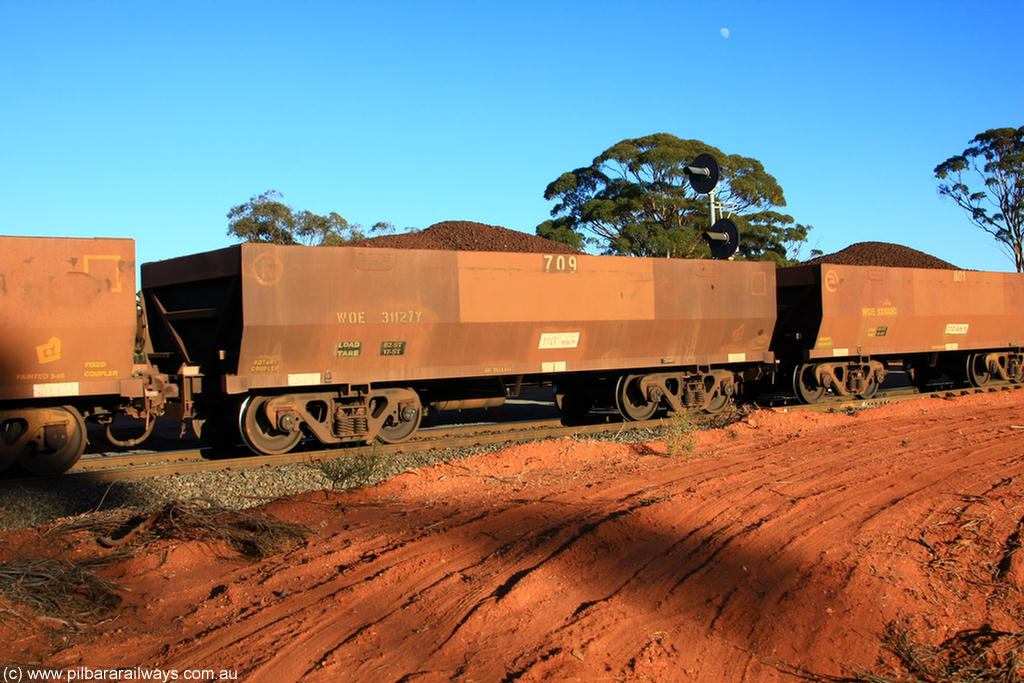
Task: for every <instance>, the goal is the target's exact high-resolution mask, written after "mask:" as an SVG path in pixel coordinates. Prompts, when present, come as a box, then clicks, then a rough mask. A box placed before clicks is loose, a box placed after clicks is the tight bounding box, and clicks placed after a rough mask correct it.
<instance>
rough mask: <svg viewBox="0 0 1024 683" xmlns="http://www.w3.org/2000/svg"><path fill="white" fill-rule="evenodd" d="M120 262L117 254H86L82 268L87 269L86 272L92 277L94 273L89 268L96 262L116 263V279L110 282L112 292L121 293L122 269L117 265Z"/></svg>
mask: <svg viewBox="0 0 1024 683" xmlns="http://www.w3.org/2000/svg"><path fill="white" fill-rule="evenodd" d="M120 260H121V257H120V256H118V255H116V254H86V255H85V258H84V259H83V261H84V262H83V264H82V266H83V267H84V268H85V272H86V273H88V274H89V275H92V273H91V272H90V270H89V268H90V267H92V264H93V263H94V262H96V261H113V262H114V278H113V280H111V282H110V291H111V292H120V291H121V269H120V268H118V267H117V264H118V262H120Z"/></svg>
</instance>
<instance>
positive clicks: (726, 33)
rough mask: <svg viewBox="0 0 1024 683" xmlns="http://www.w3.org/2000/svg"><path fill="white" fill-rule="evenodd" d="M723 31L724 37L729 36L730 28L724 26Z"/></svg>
mask: <svg viewBox="0 0 1024 683" xmlns="http://www.w3.org/2000/svg"><path fill="white" fill-rule="evenodd" d="M721 33H722V37H723V38H728V37H729V29H727V28H723V29H722V31H721Z"/></svg>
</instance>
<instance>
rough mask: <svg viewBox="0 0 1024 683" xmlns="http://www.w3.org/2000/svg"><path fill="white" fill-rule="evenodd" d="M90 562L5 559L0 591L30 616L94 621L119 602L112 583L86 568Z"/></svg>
mask: <svg viewBox="0 0 1024 683" xmlns="http://www.w3.org/2000/svg"><path fill="white" fill-rule="evenodd" d="M94 564H95V563H74V562H69V561H67V560H60V559H55V558H49V557H42V558H38V557H37V558H16V559H13V560H9V561H7V562H5V563H3V564H0V595H3V596H4V597H5V598H6V599H7V600H8V601H9V602H10V603H12V605H20V606H21V607H24V608H26V609H27V610H28V611H29V612H30V613H31V615H32V616H37V617H44V618H47V619H53V620H56V621H60V622H63V623H66V624H69V625H83V624H94V623H96V622H98V621H101V620H102V619H104V618H105V617H106V616H107V615H109V614H110V613H111V612H113V611H114V610H115V609H116V608H117V607H118V606H119V605H120V604H121V597H120V596H119V595H118V594H117V589H116V586H115V585H114V584H113V583H111V582H110V581H107V580H106V579H104V578H103V577H101V576H98V575H97V574H95V573H94V572H93V571H92V570H91V569H90V567H91V566H94ZM17 616H24V615H22V614H17Z"/></svg>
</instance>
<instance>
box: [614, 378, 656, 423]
mask: <svg viewBox="0 0 1024 683" xmlns="http://www.w3.org/2000/svg"><path fill="white" fill-rule="evenodd" d="M641 379H642V378H641V376H640V375H623V376H622V377H620V378H619V381H618V382H617V383H616V384H615V407H616V408H618V410H619V414H620V415H622V417H624V418H626V419H627V420H635V421H640V420H648V419H650V417H651V416H652V415H654V413H655V412H657V410H658V401H649V400H648V399H647V397H646V396H644V394H643V392H641V391H640V380H641Z"/></svg>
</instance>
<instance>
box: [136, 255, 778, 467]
mask: <svg viewBox="0 0 1024 683" xmlns="http://www.w3.org/2000/svg"><path fill="white" fill-rule="evenodd" d="M142 284H143V290H144V295H145V299H146V306H147V312H148V316H149V319H150V325H151V336H152V340H153V344H154V349H155V351H156V352H158V356H159V355H160V354H161V353H162V354H163V356H164V358H165V360H164V361H163V362H164V363H165V365H166V368H165V369H166V370H167V371H170V372H176V371H177V368H176V367H174V366H175V365H177V364H179V362H180V363H184V364H185V365H186V366H188V367H189V368H192V369H191V370H189V371H190V372H193V373H195V374H197V375H199V376H201V377H202V386H203V393H208V392H210V391H211V390H213V389H216V390H217V391H218V392H219V393H220V394H221V395H222V397H223V398H224V399H225V400H228V399H230V397H232V396H248V397H249V398H248V400H247V403H248V405H243V406H242V407H241V411H240V417H239V425H240V426H241V429H242V436H243V437H244V438H246V441H247V443H249V445H250V446H252V447H255V448H256V449H257V450H262V451H264V452H277V451H280V450H287V448H290V447H291V445H293V440H295V439H297V438H298V435H297V431H298V427H297V425H299V424H302V425H304V426H305V427H304V428H305V430H306V431H307V432H312V433H313V434H314V435H315V436H317V437H318V438H320V439H321V441H324V442H331V441H344V440H355V439H365V438H367V437H368V436H369V437H370V438H372V436H374V434H375V433H376V434H377V435H378V436H381V437H382V438H384V439H385V440H400V439H401V438H403V437H404V436H407V434H406V432H408V433H410V434H411V432H412V431H414V429H415V425H411V424H406V423H411V422H415V423H417V424H418V421H419V412H420V410H421V404H420V403H419V399H420V398H425V399H426V400H428V401H429V402H430V403H431V404H432V405H434V407H438V408H453V407H468V406H478V405H488V403H487V402H488V401H495V400H501V399H503V398H504V395H505V389H504V386H505V384H506V383H509V384H514V383H517V382H520V381H522V379H523V378H524V377H525V378H527V379H528V380H529V379H531V378H534V379H536V378H540V379H550V380H552V381H555V382H562V383H563V384H566V385H571V386H577V387H582V386H584V385H587V384H588V383H591V382H598V381H604V382H608V381H609V380H608V379H607V378H606V377H604V376H603V375H601V373H607V372H610V371H628V370H630V369H638V370H639V369H644V368H647V369H656V370H658V371H660V373H661V374H662V375H665V376H664V377H654V374H653V373H650V372H648V373H647V374H644V373H639V374H638V375H637V378H635V380H639V379H644V381H645V382H646V383H645V384H644V385H643V386H639V385H636V386H632V387H631V388H629V391H628V393H629V394H630V395H633V396H634V397H636V401H637V402H638V403H639V404H640V405H642V406H645V405H647V403H648V401H647V398H646V397H647V393H648V392H649V390H650V388H651V387H650V386H648V384H650V382H651V381H653V382H654V383H655V384H656V385H658V386H660V387H661V390H662V391H667V392H669V393H670V394H673V395H674V396H676V397H678V400H679V401H682V400H683V399H682V396H683V386H682V385H681V384H678V383H673V381H672V380H673V379H677V380H680V381H683V382H685V377H684V376H683V375H682V374H679V373H680V372H681V369H684V368H685V369H688V371H692V372H691V375H692V373H700V372H703V375H702V376H703V378H704V380H705V385H704V389H706V392H705V393H710V394H713V395H717V394H722V395H724V394H725V393H726V392H730V394H731V392H732V391H733V390H734V386H733V384H734V380H736V379H738V378H733V377H732V376H731V375H729V372H726V371H723V372H722V373H720V374H719V375H715V376H714V377H712V374H711V369H712V368H720V369H721V368H726V369H729V368H732V369H734V370H736V371H737V372H740V371H743V370H744V369H745V368H749V367H755V366H757V367H762V366H763V364H765V363H769V362H770V361H771V359H772V356H771V352H770V351H769V348H768V347H769V343H770V339H771V334H772V329H773V326H774V322H775V315H776V312H775V296H774V295H775V268H774V266H773V265H771V264H766V263H748V262H736V263H733V262H725V261H694V260H678V259H646V258H628V257H611V256H585V255H567V254H522V253H504V252H454V251H430V250H406V249H368V248H357V247H315V248H311V247H301V246H276V245H260V244H244V245H239V246H235V247H231V248H228V249H223V250H219V251H215V252H208V253H204V254H197V255H194V256H187V257H182V258H178V259H172V260H168V261H161V262H158V263H151V264H145V265H143V268H142ZM214 340H215V341H214ZM673 372H674V373H676V375H675V376H674V377H672V376H669V375H671V374H672V373H673ZM730 372H731V371H730ZM689 376H690V375H687V377H689ZM652 377H654V379H651V378H652ZM510 378H511V379H510ZM691 379H692V377H691ZM634 384H635V382H634ZM652 386H653V385H652ZM495 387H499V388H498V389H495ZM624 391H625V390H624ZM637 392H640V393H639V394H637ZM697 393H698V394H699V393H700V392H699V391H698V392H697ZM658 398H660V396H659V397H658ZM691 398H692V397H691ZM704 398H705V399H706V397H704ZM666 400H667V402H668V403H669V404H670V405H671V404H672V397H671V396H669V397H667V398H666ZM691 402H692V401H691ZM657 403H658V401H655V406H656V405H657ZM257 405H258V408H256V407H253V406H257ZM200 408H202V406H200ZM378 432H380V433H378Z"/></svg>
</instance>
